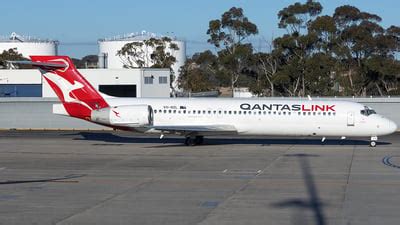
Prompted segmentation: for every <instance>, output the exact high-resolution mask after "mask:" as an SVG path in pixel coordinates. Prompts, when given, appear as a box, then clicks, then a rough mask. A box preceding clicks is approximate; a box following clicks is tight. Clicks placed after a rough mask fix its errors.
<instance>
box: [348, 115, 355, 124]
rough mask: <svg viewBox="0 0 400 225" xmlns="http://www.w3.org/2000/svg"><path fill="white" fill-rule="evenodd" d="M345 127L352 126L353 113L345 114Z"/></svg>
mask: <svg viewBox="0 0 400 225" xmlns="http://www.w3.org/2000/svg"><path fill="white" fill-rule="evenodd" d="M347 126H354V112H347Z"/></svg>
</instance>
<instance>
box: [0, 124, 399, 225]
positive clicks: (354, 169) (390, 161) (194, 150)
mask: <svg viewBox="0 0 400 225" xmlns="http://www.w3.org/2000/svg"><path fill="white" fill-rule="evenodd" d="M399 137H400V133H396V134H393V135H390V136H386V137H381V138H380V140H379V142H378V146H377V147H376V148H370V147H369V146H368V144H369V142H368V139H365V138H354V139H352V140H344V141H340V140H330V139H328V140H327V141H325V143H324V144H321V142H320V140H319V139H316V138H285V137H244V138H239V137H213V138H209V139H206V140H205V142H206V143H205V144H204V145H200V146H192V147H188V146H185V145H183V140H184V139H183V138H181V137H176V136H171V137H170V136H167V137H165V139H163V140H160V139H159V138H158V137H156V136H143V135H139V134H133V133H125V132H94V131H2V132H0V224H7V225H8V224H140V225H144V224H174V225H177V224H178V225H179V224H201V225H205V224H218V225H224V224H229V225H232V224H246V225H250V224H272V225H280V224H285V225H286V224H296V225H311V224H317V225H326V224H339V225H350V224H362V225H366V224H374V225H375V224H399V221H400V213H399V211H400V206H399V203H400V153H399V152H398V150H399V147H400V138H399Z"/></svg>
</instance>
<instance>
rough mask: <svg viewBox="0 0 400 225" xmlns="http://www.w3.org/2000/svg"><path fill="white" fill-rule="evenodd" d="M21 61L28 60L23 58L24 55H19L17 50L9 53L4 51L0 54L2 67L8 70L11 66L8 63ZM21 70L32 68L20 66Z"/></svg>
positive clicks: (0, 65)
mask: <svg viewBox="0 0 400 225" xmlns="http://www.w3.org/2000/svg"><path fill="white" fill-rule="evenodd" d="M20 60H27V59H26V58H24V57H23V56H22V54H20V53H18V52H17V51H16V49H13V48H10V49H8V50H7V51H6V50H4V51H3V52H2V53H1V54H0V67H1V68H7V67H8V66H9V64H8V63H7V61H20ZM19 67H20V68H30V66H25V65H19Z"/></svg>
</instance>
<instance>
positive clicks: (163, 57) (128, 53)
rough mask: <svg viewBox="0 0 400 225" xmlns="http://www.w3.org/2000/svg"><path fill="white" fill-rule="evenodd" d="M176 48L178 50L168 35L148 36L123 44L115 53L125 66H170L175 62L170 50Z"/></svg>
mask: <svg viewBox="0 0 400 225" xmlns="http://www.w3.org/2000/svg"><path fill="white" fill-rule="evenodd" d="M176 50H179V48H178V46H177V45H176V44H175V43H172V40H171V39H170V38H168V37H162V38H160V39H158V38H149V39H147V40H144V41H135V42H130V43H127V44H125V45H124V46H123V47H122V48H121V50H119V51H118V52H117V55H118V56H119V57H120V58H121V60H122V63H123V64H124V67H125V68H138V67H139V68H142V67H153V68H171V66H172V64H174V63H175V62H176V58H175V57H174V56H173V55H172V54H171V51H176Z"/></svg>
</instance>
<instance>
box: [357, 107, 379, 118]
mask: <svg viewBox="0 0 400 225" xmlns="http://www.w3.org/2000/svg"><path fill="white" fill-rule="evenodd" d="M360 113H361V115H364V116H369V115H371V114H376V112H375V110H373V109H371V108H369V107H367V106H365V107H364V109H363V110H361V111H360Z"/></svg>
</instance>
